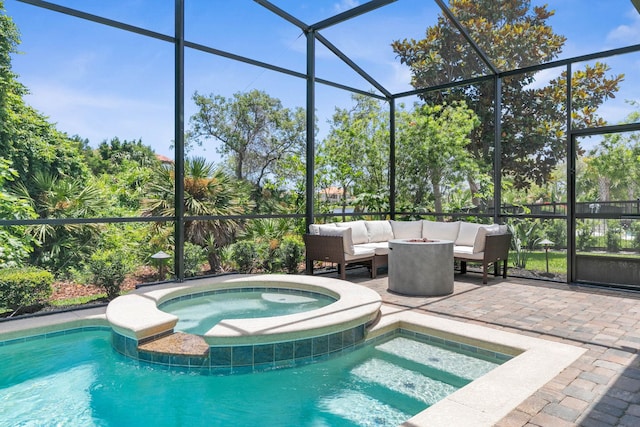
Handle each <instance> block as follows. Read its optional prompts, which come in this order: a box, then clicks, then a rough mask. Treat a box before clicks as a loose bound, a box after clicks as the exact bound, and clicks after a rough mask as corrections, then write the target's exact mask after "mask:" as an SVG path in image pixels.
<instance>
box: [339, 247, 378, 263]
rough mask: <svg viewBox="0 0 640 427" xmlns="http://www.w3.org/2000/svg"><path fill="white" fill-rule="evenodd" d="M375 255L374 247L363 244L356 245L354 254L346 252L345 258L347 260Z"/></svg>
mask: <svg viewBox="0 0 640 427" xmlns="http://www.w3.org/2000/svg"><path fill="white" fill-rule="evenodd" d="M374 255H375V251H374V250H373V249H369V248H364V247H362V246H355V252H354V253H353V254H345V255H344V259H345V260H346V261H355V260H357V259H361V258H370V257H372V256H374Z"/></svg>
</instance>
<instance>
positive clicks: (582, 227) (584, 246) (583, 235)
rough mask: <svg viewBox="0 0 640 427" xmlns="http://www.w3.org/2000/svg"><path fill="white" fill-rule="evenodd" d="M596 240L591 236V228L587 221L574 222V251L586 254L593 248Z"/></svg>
mask: <svg viewBox="0 0 640 427" xmlns="http://www.w3.org/2000/svg"><path fill="white" fill-rule="evenodd" d="M595 243H596V239H595V237H594V236H593V228H592V227H591V224H590V223H589V222H588V221H578V222H576V249H577V250H578V251H580V252H586V251H588V250H589V249H591V248H593V246H594V245H595Z"/></svg>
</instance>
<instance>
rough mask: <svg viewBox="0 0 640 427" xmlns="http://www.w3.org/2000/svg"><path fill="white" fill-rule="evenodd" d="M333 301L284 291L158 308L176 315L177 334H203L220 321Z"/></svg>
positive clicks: (213, 296)
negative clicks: (178, 332)
mask: <svg viewBox="0 0 640 427" xmlns="http://www.w3.org/2000/svg"><path fill="white" fill-rule="evenodd" d="M333 302H335V299H334V298H331V297H329V296H325V295H321V294H318V293H310V292H305V293H300V292H294V291H287V290H283V289H281V290H277V292H276V290H274V291H250V292H247V291H237V292H223V293H211V294H208V295H201V296H197V297H194V298H190V299H180V300H174V301H168V302H166V303H164V304H162V305H161V306H160V307H159V308H160V309H161V310H162V311H164V312H167V313H171V314H174V315H176V316H178V318H179V319H180V320H178V324H177V325H176V327H175V328H174V329H175V330H177V331H182V332H188V333H192V334H196V335H203V334H204V333H206V332H207V331H208V330H209V329H211V328H212V327H213V326H215V325H216V324H217V323H218V322H220V321H221V320H223V319H243V318H244V319H248V318H255V317H271V316H284V315H287V314H295V313H300V312H303V311H310V310H315V309H317V308H322V307H324V306H327V305H329V304H331V303H333Z"/></svg>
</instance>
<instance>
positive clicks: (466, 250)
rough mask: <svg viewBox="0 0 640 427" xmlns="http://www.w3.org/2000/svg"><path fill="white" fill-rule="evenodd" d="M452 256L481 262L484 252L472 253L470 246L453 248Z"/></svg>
mask: <svg viewBox="0 0 640 427" xmlns="http://www.w3.org/2000/svg"><path fill="white" fill-rule="evenodd" d="M453 256H454V257H460V258H466V259H473V260H478V261H482V260H483V259H484V251H482V252H475V253H474V252H473V247H472V246H454V247H453Z"/></svg>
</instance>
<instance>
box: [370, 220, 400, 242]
mask: <svg viewBox="0 0 640 427" xmlns="http://www.w3.org/2000/svg"><path fill="white" fill-rule="evenodd" d="M364 225H365V226H366V227H367V234H368V236H369V243H372V242H373V243H375V242H386V241H389V240H391V239H393V229H392V228H391V223H389V221H384V220H379V221H365V222H364Z"/></svg>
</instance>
